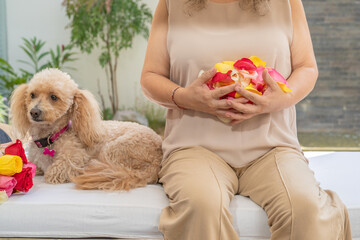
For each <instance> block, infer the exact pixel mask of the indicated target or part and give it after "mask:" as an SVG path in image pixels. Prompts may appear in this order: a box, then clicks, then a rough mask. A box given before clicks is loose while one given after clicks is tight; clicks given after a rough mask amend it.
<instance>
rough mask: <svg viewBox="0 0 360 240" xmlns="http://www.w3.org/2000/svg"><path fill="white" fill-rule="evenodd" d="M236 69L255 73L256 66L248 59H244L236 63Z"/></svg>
mask: <svg viewBox="0 0 360 240" xmlns="http://www.w3.org/2000/svg"><path fill="white" fill-rule="evenodd" d="M234 67H235V68H236V69H238V70H247V71H255V70H256V66H255V65H254V63H253V62H252V61H251V60H250V59H248V58H242V59H240V60H238V61H236V62H235V63H234Z"/></svg>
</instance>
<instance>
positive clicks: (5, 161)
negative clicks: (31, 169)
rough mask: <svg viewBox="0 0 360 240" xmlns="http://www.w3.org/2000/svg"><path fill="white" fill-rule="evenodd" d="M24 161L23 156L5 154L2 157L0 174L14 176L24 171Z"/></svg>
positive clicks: (0, 159)
mask: <svg viewBox="0 0 360 240" xmlns="http://www.w3.org/2000/svg"><path fill="white" fill-rule="evenodd" d="M22 167H23V162H22V159H21V157H19V156H14V155H4V156H1V157H0V175H5V176H12V175H14V174H15V173H19V172H21V171H22Z"/></svg>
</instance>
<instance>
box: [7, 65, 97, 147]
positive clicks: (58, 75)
mask: <svg viewBox="0 0 360 240" xmlns="http://www.w3.org/2000/svg"><path fill="white" fill-rule="evenodd" d="M10 111H11V118H12V124H13V125H14V127H15V128H16V129H17V130H18V131H19V132H20V133H21V134H22V135H25V134H26V133H27V132H28V130H29V128H30V127H36V126H39V125H45V124H46V125H48V126H52V127H57V126H56V124H59V123H61V124H63V122H64V120H65V121H68V120H71V121H72V128H73V129H74V130H75V131H76V132H77V133H78V136H79V137H80V139H81V140H82V141H83V142H84V143H85V144H86V145H91V144H92V142H94V141H96V139H97V134H98V129H99V123H100V120H101V117H100V111H99V107H98V104H97V102H96V100H95V98H94V97H93V95H92V94H91V93H90V92H88V91H86V90H80V89H78V86H77V84H76V83H75V82H74V81H73V80H72V79H71V77H70V76H69V75H68V74H66V73H64V72H62V71H60V70H58V69H45V70H43V71H41V72H39V73H37V74H35V75H34V77H33V78H32V79H31V80H30V82H29V83H27V84H22V85H20V86H18V87H17V88H16V89H15V91H14V92H13V94H12V96H11V105H10Z"/></svg>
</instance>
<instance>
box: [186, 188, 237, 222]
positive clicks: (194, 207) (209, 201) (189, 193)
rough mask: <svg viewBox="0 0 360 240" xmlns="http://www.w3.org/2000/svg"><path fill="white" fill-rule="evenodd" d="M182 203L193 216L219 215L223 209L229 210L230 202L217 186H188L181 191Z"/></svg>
mask: <svg viewBox="0 0 360 240" xmlns="http://www.w3.org/2000/svg"><path fill="white" fill-rule="evenodd" d="M180 191H181V193H180V194H181V195H182V196H181V199H182V200H181V202H182V203H183V204H184V205H185V206H186V208H187V211H189V213H191V214H200V215H209V214H210V213H215V215H218V213H219V211H221V209H223V208H228V206H229V204H230V200H229V197H228V196H224V195H223V194H222V191H221V189H220V188H219V187H218V186H217V185H214V186H207V187H203V186H199V185H198V184H196V183H195V184H194V183H192V184H186V185H185V186H184V187H183V188H182V189H181V190H180Z"/></svg>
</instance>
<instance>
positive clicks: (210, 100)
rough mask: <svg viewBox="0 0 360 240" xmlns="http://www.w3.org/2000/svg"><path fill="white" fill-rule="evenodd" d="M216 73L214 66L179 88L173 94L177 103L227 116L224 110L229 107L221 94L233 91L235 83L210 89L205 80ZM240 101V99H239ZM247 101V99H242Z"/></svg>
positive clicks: (188, 107) (187, 107)
mask: <svg viewBox="0 0 360 240" xmlns="http://www.w3.org/2000/svg"><path fill="white" fill-rule="evenodd" d="M215 74H216V68H215V67H214V68H212V69H210V70H209V71H206V72H204V73H202V74H201V75H200V76H199V77H198V78H197V79H196V80H195V81H194V82H193V83H191V84H190V85H189V86H187V87H185V88H179V89H178V90H176V92H175V94H174V101H175V102H176V103H177V105H179V106H181V107H183V108H185V109H192V110H195V111H200V112H205V113H210V114H212V115H216V116H219V117H227V116H226V115H225V114H226V112H228V111H226V110H229V109H230V108H231V107H230V106H229V105H228V103H227V101H226V99H220V98H221V97H222V96H224V95H226V94H228V93H230V92H233V91H235V87H236V86H237V85H236V84H232V85H229V86H224V87H221V88H216V89H213V90H210V89H209V87H208V86H207V85H206V82H208V81H210V80H211V79H212V78H213V76H214V75H215ZM239 101H242V100H239ZM243 101H244V102H247V101H248V100H247V99H243Z"/></svg>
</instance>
